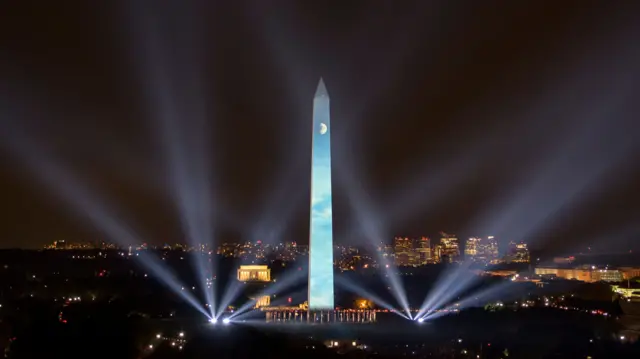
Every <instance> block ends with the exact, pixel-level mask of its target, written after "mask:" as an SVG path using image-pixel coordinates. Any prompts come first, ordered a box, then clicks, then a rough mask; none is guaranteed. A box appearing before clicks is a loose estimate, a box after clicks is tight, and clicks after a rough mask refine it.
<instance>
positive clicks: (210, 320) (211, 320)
mask: <svg viewBox="0 0 640 359" xmlns="http://www.w3.org/2000/svg"><path fill="white" fill-rule="evenodd" d="M217 322H218V319H216V318H211V319H209V323H211V324H216V323H217Z"/></svg>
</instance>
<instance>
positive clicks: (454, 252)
mask: <svg viewBox="0 0 640 359" xmlns="http://www.w3.org/2000/svg"><path fill="white" fill-rule="evenodd" d="M440 235H441V236H442V238H440V244H441V245H442V249H441V250H440V251H441V252H440V261H443V262H448V263H453V262H457V261H459V260H460V245H459V243H458V238H456V236H455V235H453V234H447V233H444V232H440Z"/></svg>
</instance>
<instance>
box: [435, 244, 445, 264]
mask: <svg viewBox="0 0 640 359" xmlns="http://www.w3.org/2000/svg"><path fill="white" fill-rule="evenodd" d="M443 248H444V247H443V246H442V244H440V243H438V244H436V245H435V246H433V252H432V258H433V262H434V263H441V262H442V253H443Z"/></svg>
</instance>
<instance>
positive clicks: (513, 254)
mask: <svg viewBox="0 0 640 359" xmlns="http://www.w3.org/2000/svg"><path fill="white" fill-rule="evenodd" d="M506 260H507V262H515V263H529V262H530V261H531V255H530V254H529V248H528V246H527V244H526V243H523V242H520V243H515V242H509V249H508V251H507V258H506Z"/></svg>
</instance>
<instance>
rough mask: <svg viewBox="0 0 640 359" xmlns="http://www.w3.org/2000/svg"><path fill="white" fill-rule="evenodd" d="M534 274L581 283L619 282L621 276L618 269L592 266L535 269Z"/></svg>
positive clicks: (621, 278)
mask: <svg viewBox="0 0 640 359" xmlns="http://www.w3.org/2000/svg"><path fill="white" fill-rule="evenodd" d="M534 273H535V274H537V275H540V276H553V277H557V278H562V279H566V280H579V281H582V282H590V283H591V282H621V281H622V280H623V274H622V272H621V271H620V270H618V269H606V268H605V269H602V268H596V267H593V266H580V267H576V268H554V267H537V268H535V269H534Z"/></svg>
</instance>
